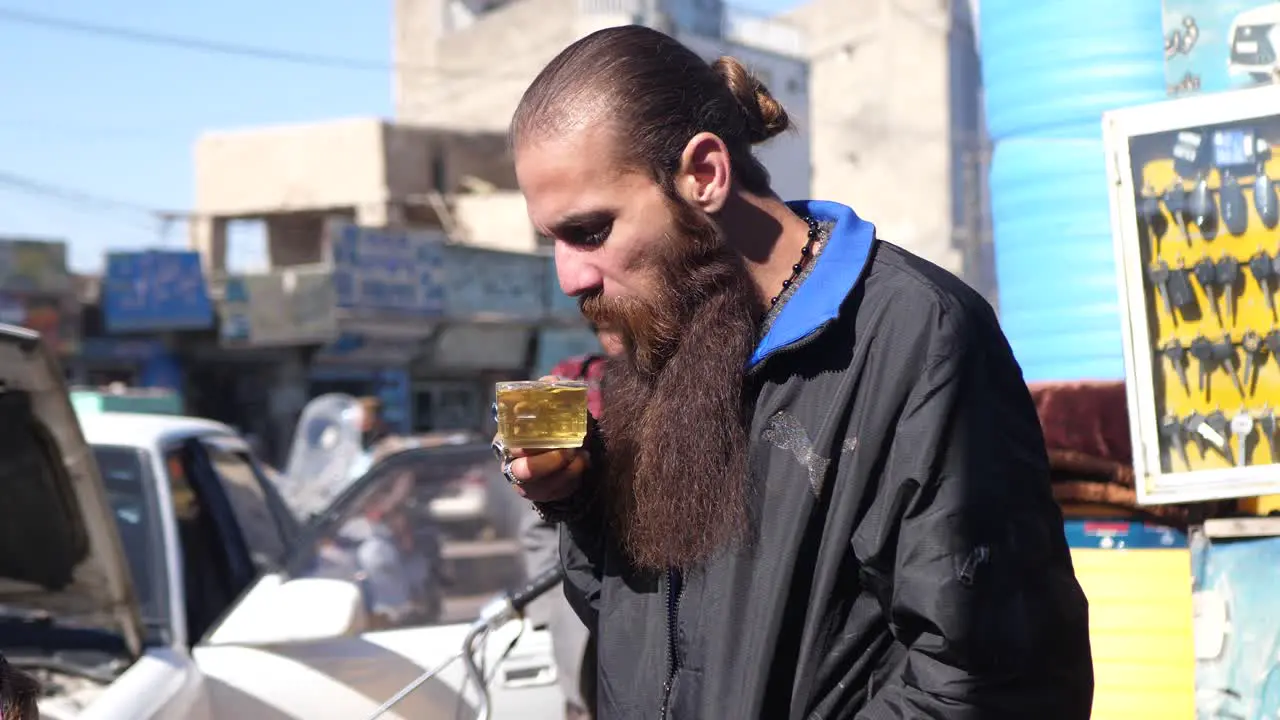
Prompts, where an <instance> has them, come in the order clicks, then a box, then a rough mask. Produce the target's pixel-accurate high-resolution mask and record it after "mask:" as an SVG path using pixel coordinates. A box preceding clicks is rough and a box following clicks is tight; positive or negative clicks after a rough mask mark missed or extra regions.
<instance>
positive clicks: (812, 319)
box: [747, 200, 876, 368]
mask: <svg viewBox="0 0 1280 720" xmlns="http://www.w3.org/2000/svg"><path fill="white" fill-rule="evenodd" d="M787 207H790V208H791V210H792V211H794V212H795V213H797V214H800V215H807V216H809V217H812V218H813V219H815V220H817V221H818V222H826V223H830V222H834V223H835V226H834V227H833V228H832V229H831V236H830V237H829V238H828V239H827V243H826V246H825V247H823V249H822V252H821V253H819V254H818V257H817V259H816V260H815V261H814V266H813V270H812V271H811V272H810V273H809V276H808V277H806V278H805V280H804V282H803V283H801V284H800V287H798V288H796V291H795V293H793V294H792V296H791V299H789V300H788V301H787V304H786V305H783V306H782V310H781V311H780V312H779V313H778V317H777V318H775V319H774V321H773V325H772V326H771V327H770V328H769V332H768V333H766V334H765V336H764V338H763V339H761V340H760V344H759V345H758V346H756V351H755V352H754V353H753V354H752V355H751V362H750V363H748V365H747V367H748V368H751V367H755V366H756V365H758V364H760V362H761V361H763V360H764V359H765V358H766V357H768V356H769V355H772V354H773V353H775V352H777V351H779V350H782V349H784V348H786V347H787V346H788V345H792V344H794V343H796V342H799V341H800V340H803V339H804V338H806V337H808V336H809V335H812V334H813V333H814V332H816V331H817V330H818V328H820V327H822V325H823V324H824V323H826V322H828V321H830V320H833V319H835V317H836V316H837V315H838V314H839V313H840V306H841V305H842V304H843V303H844V301H845V298H847V297H849V293H851V292H853V289H854V288H855V287H857V285H858V283H859V282H860V281H861V278H862V274H863V270H864V268H865V266H866V264H867V257H868V256H869V255H870V254H871V245H872V243H873V242H874V241H875V236H876V228H875V226H874V225H872V224H871V223H869V222H867V221H866V220H863V219H862V218H860V217H858V215H857V213H855V212H854V211H853V210H852V209H851V208H849V207H846V206H844V205H841V204H840V203H834V202H824V201H820V200H798V201H795V202H789V203H787Z"/></svg>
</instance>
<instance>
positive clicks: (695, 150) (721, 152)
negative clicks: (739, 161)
mask: <svg viewBox="0 0 1280 720" xmlns="http://www.w3.org/2000/svg"><path fill="white" fill-rule="evenodd" d="M732 170H733V163H732V162H731V161H730V159H729V148H727V147H726V146H725V144H724V141H723V140H721V139H720V138H719V137H718V136H716V135H714V134H712V133H709V132H702V133H698V134H697V135H694V136H693V138H692V139H690V140H689V143H688V144H687V145H685V146H684V152H683V153H681V155H680V169H679V171H678V172H677V173H676V178H675V185H676V191H677V192H679V193H680V196H681V197H683V198H684V199H685V201H686V202H688V203H689V204H690V205H693V206H694V207H697V208H700V209H701V210H702V211H703V212H705V213H707V214H708V215H713V214H715V213H717V212H719V211H720V209H721V208H723V207H724V205H725V203H726V202H727V201H728V199H729V189H730V187H731V186H732V184H733V174H732Z"/></svg>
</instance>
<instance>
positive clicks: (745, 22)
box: [394, 0, 848, 198]
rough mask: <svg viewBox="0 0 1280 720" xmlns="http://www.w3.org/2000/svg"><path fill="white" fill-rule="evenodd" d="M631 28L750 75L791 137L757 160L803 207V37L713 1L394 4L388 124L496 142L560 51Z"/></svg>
mask: <svg viewBox="0 0 1280 720" xmlns="http://www.w3.org/2000/svg"><path fill="white" fill-rule="evenodd" d="M845 1H846V2H847V1H848V0H845ZM630 24H641V25H648V26H650V27H654V28H657V29H659V30H662V31H664V32H666V33H668V34H670V35H672V36H674V37H676V38H678V39H679V40H680V41H681V42H683V43H685V44H686V45H688V46H689V47H690V48H692V49H694V50H695V51H696V52H698V53H699V54H701V55H702V56H704V57H706V58H707V59H708V61H710V60H713V59H715V58H716V57H718V56H719V55H726V54H727V55H733V56H734V57H737V58H738V59H739V60H741V61H742V62H743V63H744V64H746V65H747V66H748V67H750V68H751V69H752V70H753V71H755V72H756V73H757V74H758V75H759V76H760V77H761V79H762V80H764V82H765V84H766V85H768V86H769V89H770V91H771V92H773V93H774V95H776V96H777V97H778V99H779V100H780V101H781V102H782V103H783V105H784V106H785V107H786V108H787V110H788V112H790V113H791V114H792V115H793V117H794V119H795V121H796V125H797V127H798V130H797V131H796V132H795V133H791V134H788V135H785V136H783V137H779V138H775V139H774V140H773V141H772V142H770V143H768V144H766V145H764V146H763V147H761V148H758V152H759V157H760V159H761V161H762V162H764V164H765V166H766V167H768V168H769V171H770V173H772V175H773V179H774V185H775V187H776V188H777V190H778V191H779V193H780V194H782V195H783V196H784V197H787V198H803V197H809V190H810V185H809V181H810V165H809V117H808V108H809V99H808V97H809V77H808V67H807V65H808V63H807V61H806V60H805V59H804V57H803V53H804V50H803V47H804V36H803V34H802V33H801V32H800V30H799V28H797V27H795V26H793V25H791V24H789V23H787V22H784V21H780V20H771V19H766V18H760V17H754V16H751V15H745V14H742V13H740V12H737V11H733V10H730V9H728V8H726V7H725V6H724V4H723V3H722V2H721V0H396V4H395V48H394V53H395V62H396V68H397V69H396V73H395V79H394V94H395V106H396V119H397V120H398V121H399V122H401V123H405V124H411V125H423V126H428V127H438V128H465V129H471V130H478V129H484V130H490V131H493V132H504V131H505V130H506V128H507V125H508V123H509V122H510V120H511V115H512V113H513V112H514V111H515V108H516V104H517V103H518V102H519V100H520V96H521V94H523V92H524V90H525V88H526V87H528V85H529V83H530V82H532V81H533V78H534V77H535V76H536V75H537V73H538V71H539V70H541V69H542V67H543V66H544V65H546V64H547V63H548V62H549V61H550V60H551V59H552V58H553V57H555V55H556V54H557V53H559V52H560V51H561V50H562V49H564V47H565V46H567V45H569V44H570V43H572V42H573V41H574V40H576V39H578V38H580V37H582V36H584V35H587V34H589V33H591V32H593V31H595V30H599V29H602V28H606V27H612V26H617V25H630Z"/></svg>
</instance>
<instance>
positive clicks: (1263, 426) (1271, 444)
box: [1258, 405, 1280, 463]
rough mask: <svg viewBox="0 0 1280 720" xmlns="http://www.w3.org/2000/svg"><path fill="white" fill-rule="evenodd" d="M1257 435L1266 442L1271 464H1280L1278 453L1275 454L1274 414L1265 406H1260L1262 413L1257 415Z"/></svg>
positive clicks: (1279, 454)
mask: <svg viewBox="0 0 1280 720" xmlns="http://www.w3.org/2000/svg"><path fill="white" fill-rule="evenodd" d="M1258 433H1259V434H1260V435H1262V439H1263V440H1266V441H1267V449H1268V450H1270V451H1271V462H1273V463H1275V462H1280V453H1277V452H1276V414H1275V411H1273V410H1272V409H1271V408H1270V407H1269V406H1267V405H1263V406H1262V413H1261V414H1259V415H1258Z"/></svg>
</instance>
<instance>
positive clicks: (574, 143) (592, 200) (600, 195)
mask: <svg viewBox="0 0 1280 720" xmlns="http://www.w3.org/2000/svg"><path fill="white" fill-rule="evenodd" d="M612 142H613V135H612V133H609V132H607V131H603V130H600V129H594V128H588V129H583V130H581V131H577V132H572V133H567V134H564V135H560V136H558V137H553V138H546V139H540V140H537V141H534V142H531V143H527V144H522V146H521V147H519V148H517V150H516V176H517V180H518V181H519V183H520V190H521V192H523V193H524V197H525V201H526V202H527V203H528V206H529V218H530V219H531V220H532V221H533V223H534V225H535V226H537V227H538V228H539V229H540V230H543V231H545V230H547V229H550V228H554V227H555V226H557V225H560V224H563V223H564V222H565V221H568V220H573V219H575V218H578V217H580V216H582V215H585V214H590V213H593V212H597V211H599V210H600V209H601V208H602V207H603V206H605V205H607V204H609V203H611V202H613V198H615V197H616V195H617V186H618V184H619V183H620V182H622V181H623V178H624V177H625V176H626V175H627V174H629V172H628V170H627V169H626V168H624V167H623V166H622V165H621V164H620V163H619V162H617V161H616V160H615V157H616V156H615V154H614V151H613V145H612Z"/></svg>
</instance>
